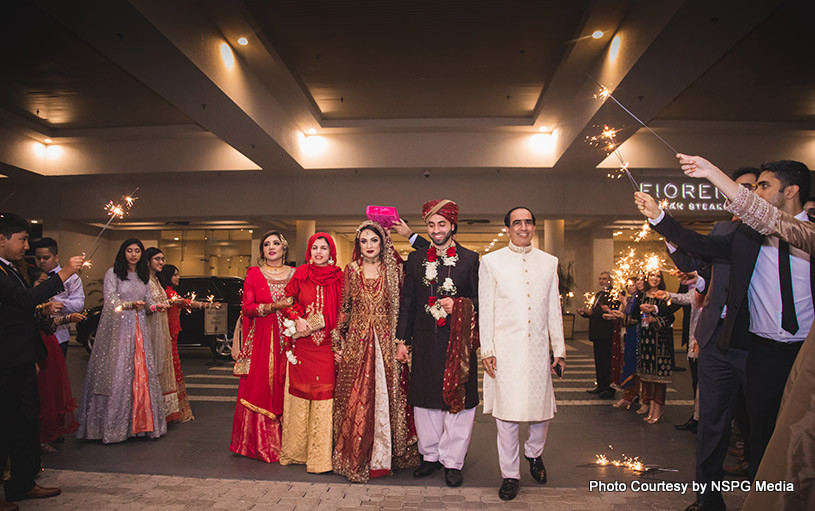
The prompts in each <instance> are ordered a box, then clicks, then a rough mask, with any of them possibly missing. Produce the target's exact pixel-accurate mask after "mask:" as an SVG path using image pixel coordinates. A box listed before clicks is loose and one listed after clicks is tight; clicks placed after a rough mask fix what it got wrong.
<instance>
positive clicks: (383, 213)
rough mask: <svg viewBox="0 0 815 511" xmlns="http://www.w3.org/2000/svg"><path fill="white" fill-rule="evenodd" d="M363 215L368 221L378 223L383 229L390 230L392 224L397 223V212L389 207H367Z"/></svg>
mask: <svg viewBox="0 0 815 511" xmlns="http://www.w3.org/2000/svg"><path fill="white" fill-rule="evenodd" d="M365 215H366V216H367V217H368V220H371V221H373V222H376V223H378V224H379V225H381V226H382V227H383V228H385V229H390V228H391V227H393V224H397V223H399V221H400V219H399V212H398V211H396V208H394V207H391V206H368V207H367V208H365Z"/></svg>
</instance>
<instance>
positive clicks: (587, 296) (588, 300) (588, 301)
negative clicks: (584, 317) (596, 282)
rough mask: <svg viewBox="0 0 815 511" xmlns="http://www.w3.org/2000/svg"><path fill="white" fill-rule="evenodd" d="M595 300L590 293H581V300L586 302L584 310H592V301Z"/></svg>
mask: <svg viewBox="0 0 815 511" xmlns="http://www.w3.org/2000/svg"><path fill="white" fill-rule="evenodd" d="M595 298H597V296H596V295H595V294H594V293H593V292H591V291H587V292H585V293H583V299H584V300H585V302H586V308H587V309H592V308H594V300H595Z"/></svg>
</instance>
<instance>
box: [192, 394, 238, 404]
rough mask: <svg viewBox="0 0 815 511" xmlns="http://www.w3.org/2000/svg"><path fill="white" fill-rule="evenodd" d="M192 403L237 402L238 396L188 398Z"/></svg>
mask: <svg viewBox="0 0 815 511" xmlns="http://www.w3.org/2000/svg"><path fill="white" fill-rule="evenodd" d="M187 399H189V400H190V401H219V402H224V403H226V402H232V403H234V402H236V401H237V400H238V396H187Z"/></svg>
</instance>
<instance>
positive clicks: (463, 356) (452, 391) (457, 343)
mask: <svg viewBox="0 0 815 511" xmlns="http://www.w3.org/2000/svg"><path fill="white" fill-rule="evenodd" d="M450 319H451V321H450V339H449V340H448V342H447V356H446V359H445V362H444V380H443V381H444V383H443V388H442V398H443V399H444V404H446V405H447V406H448V407H449V408H450V413H458V412H460V411H462V410H463V409H464V397H465V388H464V387H465V384H466V383H467V382H468V381H469V380H470V378H471V377H472V378H477V375H471V374H470V354H471V353H474V352H475V350H477V349H478V347H479V346H480V344H481V343H480V341H479V338H478V319H477V318H476V312H475V308H474V307H473V301H472V300H471V299H469V298H454V299H453V313H452V314H450Z"/></svg>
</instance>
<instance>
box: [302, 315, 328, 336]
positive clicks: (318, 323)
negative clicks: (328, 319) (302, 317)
mask: <svg viewBox="0 0 815 511" xmlns="http://www.w3.org/2000/svg"><path fill="white" fill-rule="evenodd" d="M306 323H308V326H310V327H311V331H312V332H316V331H317V330H322V329H323V328H325V318H324V317H323V315H322V314H321V313H314V314H312V315H311V316H309V317H308V318H306Z"/></svg>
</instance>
